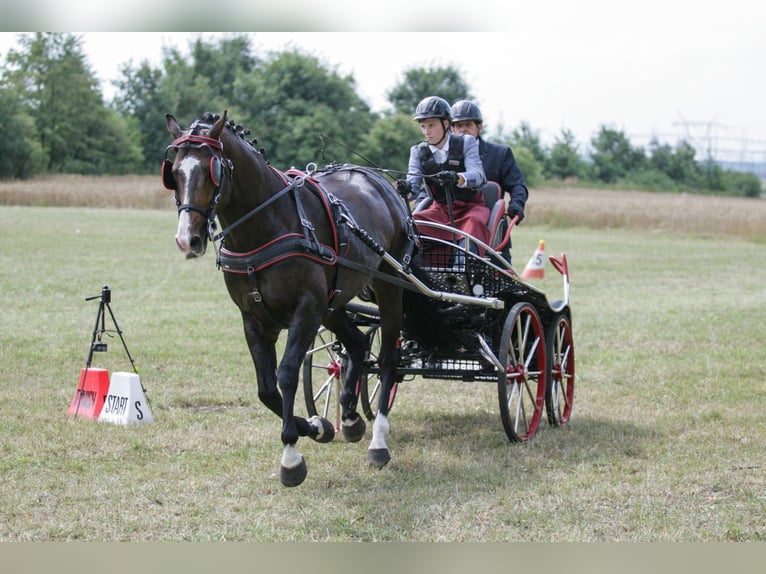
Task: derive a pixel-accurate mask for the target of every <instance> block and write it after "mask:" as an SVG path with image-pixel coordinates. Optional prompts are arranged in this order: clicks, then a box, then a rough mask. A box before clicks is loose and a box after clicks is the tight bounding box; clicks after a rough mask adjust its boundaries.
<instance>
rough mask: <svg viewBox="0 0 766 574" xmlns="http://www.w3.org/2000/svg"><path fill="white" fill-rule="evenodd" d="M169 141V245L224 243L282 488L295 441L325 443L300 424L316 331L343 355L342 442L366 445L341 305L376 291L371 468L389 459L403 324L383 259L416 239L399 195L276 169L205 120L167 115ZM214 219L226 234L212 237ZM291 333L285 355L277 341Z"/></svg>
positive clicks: (316, 423) (327, 436)
mask: <svg viewBox="0 0 766 574" xmlns="http://www.w3.org/2000/svg"><path fill="white" fill-rule="evenodd" d="M166 119H167V127H168V130H169V131H170V133H171V134H172V135H173V138H174V141H173V143H172V144H170V146H168V152H173V153H175V157H174V158H173V159H168V157H167V155H166V159H165V162H164V163H163V182H164V184H165V187H167V188H168V189H171V190H172V191H174V192H175V194H176V204H177V206H178V230H177V233H176V238H175V239H176V244H177V245H178V248H179V249H180V250H181V251H182V252H183V253H184V254H185V255H186V256H187V257H199V256H202V255H204V254H205V251H206V248H207V244H208V240H210V239H213V240H219V239H220V240H221V245H220V249H219V253H218V265H219V267H220V268H221V270H222V271H223V272H224V280H225V283H226V288H227V290H228V292H229V295H230V296H231V299H232V301H234V303H235V304H236V305H237V307H238V308H239V309H240V312H241V313H242V321H243V324H244V331H245V338H246V341H247V346H248V348H249V350H250V354H251V355H252V359H253V363H254V364H255V373H256V378H257V380H258V397H259V399H260V400H261V401H262V402H263V404H265V405H266V406H267V407H268V408H269V409H270V410H271V411H273V412H274V413H276V414H277V415H278V416H279V417H280V418H281V419H282V434H281V439H282V444H283V452H282V459H281V468H280V479H281V481H282V484H284V485H285V486H297V485H299V484H301V483H302V482H303V481H304V479H305V478H306V475H307V472H308V471H307V467H306V462H305V460H304V458H303V456H302V455H301V454H300V453H299V452H298V450H297V446H296V445H297V442H298V438H299V437H302V436H307V437H310V438H312V439H314V440H316V441H318V442H328V441H330V440H332V438H333V436H334V434H335V431H334V428H333V425H332V423H330V422H329V421H327V420H326V419H323V418H320V417H312V418H311V419H308V420H307V419H304V418H302V417H298V416H295V414H294V406H295V396H296V392H297V389H298V375H299V368H300V365H301V362H302V360H303V358H304V356H305V354H306V352H307V351H308V349H309V347H310V346H311V344H312V343H313V341H314V336H315V335H316V332H317V329H318V328H319V326H320V324H322V325H324V326H325V327H327V328H328V329H330V330H331V331H332V332H333V333H335V335H336V337H337V338H338V340H339V341H340V342H341V343H342V344H343V345H344V347H345V348H346V350H347V351H348V357H349V364H348V369H347V372H348V376H347V377H346V380H345V381H344V387H343V390H342V392H341V403H342V417H341V418H342V426H341V428H342V430H343V435H344V437H345V438H346V440H349V441H358V440H361V438H362V437H363V436H364V432H365V427H366V425H365V422H364V418H363V417H362V416H360V415H359V413H357V411H356V405H357V398H358V397H357V391H356V382H357V381H358V379H359V374H360V368H361V365H362V362H363V356H364V351H365V342H364V336H363V334H362V333H361V331H360V330H359V329H358V328H357V327H356V326H355V325H354V323H353V322H352V321H351V320H350V319H349V318H348V316H347V315H346V313H345V310H344V306H345V305H346V303H348V302H349V301H350V300H351V299H352V298H354V297H355V296H356V295H358V294H359V293H360V292H362V290H363V289H364V288H365V287H366V286H367V285H371V286H372V288H373V291H374V293H375V298H376V301H377V303H378V306H379V307H380V318H381V346H380V355H379V362H380V369H381V380H382V385H383V387H382V391H381V394H380V399H381V400H380V404H379V410H378V415H377V417H376V419H375V422H374V423H373V433H372V440H371V442H370V445H369V448H368V455H367V459H368V462H369V464H371V465H373V466H376V467H382V466H384V465H385V464H387V463H388V461H389V460H390V453H389V450H388V447H387V445H386V437H387V435H388V397H389V394H390V392H391V389H392V385H393V383H394V381H395V374H396V365H397V356H396V355H397V349H396V340H397V338H398V337H399V333H400V327H401V318H402V287H401V284H398V285H397V283H396V282H395V281H393V282H392V281H389V280H387V277H388V276H389V275H391V274H393V273H394V271H393V270H392V269H391V267H390V266H389V265H388V264H387V263H386V262H385V260H384V256H383V255H384V252H385V253H388V254H390V255H391V256H392V257H394V258H396V259H397V260H400V258H401V257H402V256H403V254H405V253H406V252H407V250H408V249H409V248H410V247H409V246H410V245H411V241H412V226H411V220H410V218H409V217H408V213H407V210H406V208H405V206H404V202H403V201H402V198H401V197H400V196H399V195H398V194H397V192H396V190H395V189H394V187H393V186H392V185H391V184H390V183H389V182H388V181H387V180H386V179H385V178H383V177H382V176H381V175H379V174H378V173H376V172H374V171H372V170H370V169H367V168H363V167H360V166H352V165H342V166H340V165H336V166H331V168H327V169H325V170H322V171H320V172H317V173H314V174H311V176H310V177H309V175H307V174H302V173H291V172H286V173H285V172H281V171H279V170H277V169H275V168H273V167H272V166H271V165H269V163H268V162H267V161H266V159H265V158H264V156H263V154H262V153H261V152H259V151H258V150H256V149H255V147H254V146H253V144H252V143H251V142H248V141H247V140H246V139H245V135H246V133H248V132H246V131H245V130H244V129H243V128H242V126H235V125H234V123H233V122H231V121H229V120H228V119H227V114H226V113H225V112H224V115H223V116H220V117H219V116H218V115H215V114H205V115H204V116H202V117H201V118H199V119H197V120H196V121H194V122H193V123H192V124H191V125H190V126H189V128H188V129H182V128H181V127H180V126H179V124H178V121H177V120H176V119H175V118H174V117H173V116H172V115H170V114H168V115H167V116H166ZM216 217H217V218H218V222H219V224H220V225H221V226H222V231H221V232H220V233H218V235H214V232H215V229H216V226H215V223H214V220H215V218H216ZM284 329H287V340H286V344H285V350H284V354H283V356H282V358H281V360H280V361H279V362H278V361H277V354H276V343H277V339H278V337H279V335H280V332H281V331H282V330H284Z"/></svg>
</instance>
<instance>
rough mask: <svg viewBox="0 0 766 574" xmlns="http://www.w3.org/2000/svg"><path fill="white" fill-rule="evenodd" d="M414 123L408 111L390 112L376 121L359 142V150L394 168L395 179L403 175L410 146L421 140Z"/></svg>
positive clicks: (375, 163) (376, 162) (381, 165)
mask: <svg viewBox="0 0 766 574" xmlns="http://www.w3.org/2000/svg"><path fill="white" fill-rule="evenodd" d="M422 139H423V138H422V135H421V132H420V128H419V127H418V124H417V122H415V121H413V119H412V116H411V115H409V114H393V115H388V116H384V117H382V118H379V119H378V120H376V121H375V123H374V124H373V126H372V129H371V130H370V132H369V133H368V134H367V136H366V137H365V139H364V140H363V141H362V144H361V146H360V151H361V153H362V154H363V155H364V156H365V157H366V158H368V159H369V160H370V161H372V162H374V165H377V166H380V167H383V168H385V169H390V170H393V171H394V172H396V173H392V176H393V177H394V178H400V177H404V174H405V172H406V171H407V161H408V159H409V152H410V147H411V146H412V145H414V144H415V143H417V142H419V141H421V140H422Z"/></svg>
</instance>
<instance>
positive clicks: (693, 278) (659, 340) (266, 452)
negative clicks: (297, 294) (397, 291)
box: [0, 190, 766, 541]
mask: <svg viewBox="0 0 766 574" xmlns="http://www.w3.org/2000/svg"><path fill="white" fill-rule="evenodd" d="M533 193H534V192H533ZM547 193H548V192H545V191H543V192H541V193H539V194H538V198H539V199H536V200H535V201H539V200H542V199H543V198H546V197H549V196H548V195H547ZM551 193H556V192H551ZM572 193H577V191H576V190H573V191H572ZM621 193H623V192H615V193H613V194H610V195H608V197H609V199H610V202H614V203H610V204H609V209H610V210H611V209H614V208H615V204H616V203H618V202H619V201H620V200H621V197H622V196H621V195H620V194H621ZM648 195H649V197H650V199H651V197H652V194H648ZM663 197H664V196H656V198H657V201H658V202H662V201H663ZM696 199H697V198H695V201H696ZM704 199H705V198H701V201H704ZM707 200H708V201H710V202H713V203H715V202H718V201H719V200H717V199H715V198H707ZM711 204H712V203H711ZM734 204H735V205H739V202H736V201H735V202H734ZM715 205H719V204H718V203H715ZM750 205H751V206H753V207H752V208H751V209H750V210H745V211H746V212H748V213H751V212H756V213H757V212H758V210H761V209H762V207H761V206H762V203H761V202H760V201H756V200H751V203H750ZM544 207H545V205H544V204H543V203H539V204H535V203H533V201H532V200H530V217H529V220H528V221H526V222H524V223H523V224H522V225H521V226H519V227H518V228H517V230H516V231H515V232H514V258H515V263H516V266H517V267H518V268H522V267H523V266H524V264H525V263H526V260H527V259H528V258H529V257H530V256H531V254H532V253H533V251H534V249H535V247H536V246H537V242H538V240H539V239H545V241H546V251H547V253H549V254H558V253H559V252H561V251H566V253H567V256H568V259H569V262H570V268H571V273H572V292H571V296H572V309H573V318H574V320H573V323H574V337H575V350H576V354H577V372H576V374H577V391H576V397H575V408H574V413H573V416H572V421H571V423H570V425H569V426H567V427H564V428H551V427H548V426H547V423H545V422H544V423H543V425H541V428H540V430H539V431H538V434H537V436H536V438H535V439H534V440H533V441H532V442H530V443H528V444H525V445H518V444H511V443H510V442H509V441H508V440H507V437H506V436H505V433H504V432H503V429H502V424H501V422H500V418H499V413H498V409H497V390H496V386H495V385H493V384H489V383H449V382H442V381H433V380H429V381H420V380H414V381H405V382H404V383H402V384H401V385H400V389H399V393H398V395H397V400H396V404H395V407H394V410H393V412H392V416H391V426H392V428H391V436H390V439H389V447H390V448H391V451H392V456H393V460H392V462H391V463H390V464H389V465H388V466H387V467H386V468H384V469H383V470H380V471H378V470H374V469H372V468H370V467H368V466H366V464H365V457H366V449H367V446H368V441H369V428H368V434H367V437H366V438H365V439H364V440H363V441H362V442H360V443H356V444H347V443H344V442H343V441H342V440H336V441H334V442H333V443H331V444H317V443H314V442H312V441H310V440H302V441H301V442H300V443H299V447H300V450H301V452H302V453H303V454H304V456H305V457H306V459H307V462H308V465H309V476H308V478H307V480H306V482H305V483H304V484H303V485H301V486H300V487H298V488H295V489H286V488H284V487H282V486H281V485H280V483H279V478H278V467H279V458H280V455H281V443H280V441H279V432H280V421H279V420H278V419H277V418H276V417H275V416H274V415H273V414H271V413H270V412H269V411H268V410H267V409H266V408H265V407H264V406H262V405H261V404H260V402H259V401H258V398H257V388H256V382H255V375H254V369H253V366H252V363H251V361H250V358H249V354H248V352H247V350H246V347H245V342H244V337H243V334H242V328H241V324H240V319H239V315H238V311H237V310H236V308H235V307H234V305H233V303H232V302H231V301H230V300H229V298H228V295H227V294H226V291H225V288H224V285H223V279H222V277H221V273H220V272H219V271H217V270H216V268H215V263H214V256H213V255H212V253H209V254H208V255H207V256H206V257H205V258H203V259H200V260H193V261H187V260H184V259H183V257H182V256H181V255H180V254H179V253H178V252H177V250H176V248H175V245H174V241H173V235H174V233H175V223H176V215H175V210H174V209H173V208H172V207H170V208H168V209H163V210H154V209H129V208H121V209H105V208H71V207H70V208H59V207H46V208H42V207H17V206H3V207H0V221H2V225H0V246H1V248H0V269H2V271H0V281H1V284H2V293H3V301H4V309H3V313H2V315H0V350H1V352H2V361H0V445H1V447H0V452H2V457H0V472H1V474H2V477H3V480H2V481H0V540H3V541H23V540H35V541H60V540H94V541H149V540H151V541H162V540H173V541H216V540H247V541H277V540H279V541H288V540H290V541H292V540H297V541H356V540H361V541H402V540H411V541H478V540H481V541H731V540H734V541H755V540H761V541H762V540H764V539H766V518H764V517H765V516H766V494H764V493H765V492H766V453H765V452H764V449H763V444H764V442H766V350H764V345H763V342H764V340H766V270H764V265H763V262H764V260H765V259H764V256H765V255H766V245H765V244H764V241H763V239H762V238H760V237H761V236H759V233H758V232H756V233H751V232H748V233H747V234H744V235H737V233H736V232H732V233H730V234H726V235H722V234H719V233H711V232H710V231H709V227H707V226H705V225H704V223H699V222H698V223H697V225H698V226H699V228H701V229H703V230H704V231H703V232H692V231H684V230H676V231H673V230H671V229H668V228H667V226H664V225H663V223H662V221H663V220H662V218H661V217H660V216H659V215H657V216H656V217H655V218H654V220H655V224H654V225H651V226H644V225H643V224H641V225H637V226H635V228H630V227H631V226H630V225H627V224H626V222H625V221H624V222H623V225H622V226H620V225H616V224H615V225H613V226H610V225H602V226H600V227H593V226H588V225H585V224H583V225H572V222H576V218H575V217H574V216H573V217H570V218H569V220H568V221H569V224H568V225H566V226H564V225H562V224H559V223H558V222H554V223H552V224H541V223H540V222H541V221H546V217H545V216H544V213H543V211H544ZM643 207H644V209H646V210H648V211H653V212H654V213H656V214H659V213H661V212H662V210H661V209H659V210H653V209H652V204H651V203H648V204H646V205H644V206H643ZM588 209H589V211H588V213H591V214H592V209H594V207H592V206H590V205H589V207H588ZM630 209H631V208H630V207H627V208H625V210H624V211H623V213H625V212H629V211H630ZM736 209H738V207H734V208H730V211H735V210H736ZM535 210H537V213H538V217H537V218H536V219H533V215H532V214H534V213H535ZM638 211H639V210H636V212H638ZM692 212H693V213H692ZM705 212H706V210H705V209H704V208H703V209H702V210H701V211H700V212H699V213H705ZM699 213H698V212H697V211H696V208H695V210H687V214H686V219H687V220H691V219H693V217H692V216H693V215H695V214H697V215H699ZM718 213H721V211H720V209H719V210H718ZM727 213H729V212H727ZM675 215H676V214H675V213H674V217H675ZM533 223H534V224H533ZM760 224H761V225H762V224H763V221H760ZM589 225H590V224H589ZM735 225H736V224H735ZM748 225H750V224H748ZM756 225H758V222H756ZM743 226H744V224H743ZM610 227H613V228H610ZM732 229H734V228H732ZM537 283H538V284H540V285H541V286H543V287H544V288H545V290H546V292H548V293H549V296H550V298H558V297H560V293H561V285H560V280H559V278H558V276H557V274H556V273H555V271H554V270H553V269H552V267H551V266H550V265H548V267H547V269H546V277H545V279H544V280H542V281H538V282H537ZM105 284H107V285H109V286H110V288H111V289H112V309H113V311H114V313H115V316H116V318H117V321H118V323H119V326H120V328H121V329H122V331H123V335H124V337H125V341H126V343H127V345H128V348H129V350H130V352H131V354H132V355H133V357H134V359H135V361H136V366H137V368H138V371H139V373H140V374H141V378H142V382H143V384H144V386H145V387H146V389H147V394H148V398H149V400H150V402H151V406H152V410H153V413H154V417H155V422H154V423H153V424H145V425H136V426H131V427H121V426H117V425H111V424H106V423H99V422H97V421H94V420H91V419H87V418H83V417H77V418H75V417H72V416H69V415H67V414H66V410H67V407H68V405H69V402H70V400H71V399H72V397H73V395H74V392H75V389H76V385H77V380H78V377H79V373H80V370H81V369H82V368H83V367H84V365H85V361H86V358H87V354H88V348H89V344H90V340H91V335H92V332H93V327H94V325H93V322H94V319H95V317H96V312H97V310H98V301H85V297H89V296H97V295H100V292H101V287H102V285H105ZM110 325H111V323H110V321H109V320H107V326H110ZM105 340H107V342H108V343H109V351H108V352H107V353H98V354H96V355H94V363H93V366H98V367H103V368H107V369H109V370H110V372H113V371H116V370H127V371H130V370H131V366H130V364H129V362H128V360H127V357H126V355H125V353H124V350H123V349H122V347H121V344H120V340H119V338H118V337H116V336H115V337H112V338H109V337H105ZM300 402H301V401H300V400H299V403H300Z"/></svg>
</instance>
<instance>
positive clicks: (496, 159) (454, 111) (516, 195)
mask: <svg viewBox="0 0 766 574" xmlns="http://www.w3.org/2000/svg"><path fill="white" fill-rule="evenodd" d="M450 115H451V117H452V131H453V132H455V133H459V134H468V135H471V136H473V137H474V138H476V140H477V141H478V142H479V157H480V158H481V163H482V166H483V167H484V174H485V175H486V177H487V181H494V182H495V183H497V184H498V185H499V186H500V189H501V190H502V192H503V193H507V194H508V200H509V201H508V217H511V218H513V216H514V215H518V216H519V220H518V222H519V223H521V220H522V219H524V207H525V206H526V204H527V198H528V197H529V190H528V189H527V184H526V183H525V182H524V176H523V175H522V173H521V169H520V168H519V164H517V163H516V158H514V157H513V151H512V150H511V148H510V147H509V146H507V145H501V144H496V143H491V142H488V141H486V140H484V139H483V138H482V137H481V130H482V128H483V125H484V119H483V118H482V115H481V110H480V109H479V106H477V105H476V104H474V103H473V102H470V101H468V100H460V101H457V102H455V103H454V104H452V108H451V110H450Z"/></svg>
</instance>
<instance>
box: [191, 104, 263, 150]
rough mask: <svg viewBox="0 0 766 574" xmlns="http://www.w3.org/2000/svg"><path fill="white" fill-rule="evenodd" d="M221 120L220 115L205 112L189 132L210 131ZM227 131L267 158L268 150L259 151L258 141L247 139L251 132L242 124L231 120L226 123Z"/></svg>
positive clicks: (194, 122) (193, 123)
mask: <svg viewBox="0 0 766 574" xmlns="http://www.w3.org/2000/svg"><path fill="white" fill-rule="evenodd" d="M219 119H221V115H220V114H216V113H214V112H205V113H204V114H202V116H201V117H199V118H197V119H196V120H194V121H193V122H192V124H191V126H189V130H191V132H192V133H196V132H195V130H199V129H210V128H211V127H213V124H214V123H215V122H217V121H218V120H219ZM226 129H228V130H229V131H231V132H232V133H233V134H234V135H236V136H237V137H239V138H240V139H242V140H243V141H244V142H246V143H248V144H249V145H250V146H252V148H253V149H254V150H255V151H257V152H258V153H259V154H261V155H262V156H264V157H265V156H266V150H265V149H264V148H260V149H259V148H257V147H256V146H257V145H258V140H257V139H256V138H252V139H247V136H249V135H250V130H249V129H247V128H246V127H244V126H243V125H242V124H238V123H236V122H235V121H234V120H232V119H229V120H228V121H227V122H226Z"/></svg>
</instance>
